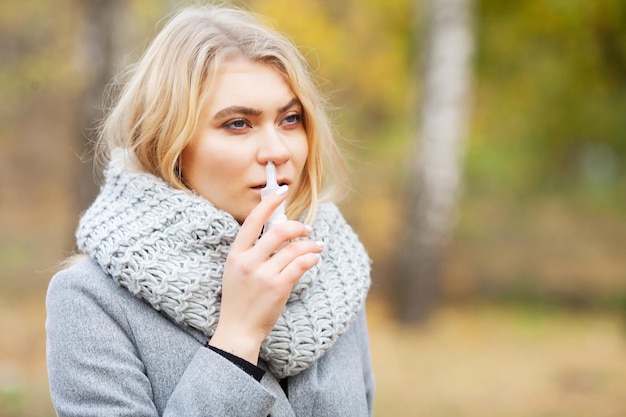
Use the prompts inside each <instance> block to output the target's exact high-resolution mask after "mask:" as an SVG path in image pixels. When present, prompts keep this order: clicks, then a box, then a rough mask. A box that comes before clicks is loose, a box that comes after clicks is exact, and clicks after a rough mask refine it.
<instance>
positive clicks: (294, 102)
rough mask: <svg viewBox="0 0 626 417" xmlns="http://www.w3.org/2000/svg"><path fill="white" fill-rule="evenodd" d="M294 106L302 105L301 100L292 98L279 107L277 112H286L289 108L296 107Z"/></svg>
mask: <svg viewBox="0 0 626 417" xmlns="http://www.w3.org/2000/svg"><path fill="white" fill-rule="evenodd" d="M294 106H300V107H302V103H300V100H298V99H297V98H292V99H291V101H290V102H289V103H287V104H285V105H284V106H282V107H281V108H279V109H278V111H277V113H279V114H280V113H284V112H286V111H287V110H289V109H290V108H292V107H294Z"/></svg>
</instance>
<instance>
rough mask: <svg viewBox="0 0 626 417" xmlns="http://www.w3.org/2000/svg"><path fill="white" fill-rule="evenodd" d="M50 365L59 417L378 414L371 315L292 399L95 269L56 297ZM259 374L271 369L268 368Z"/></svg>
mask: <svg viewBox="0 0 626 417" xmlns="http://www.w3.org/2000/svg"><path fill="white" fill-rule="evenodd" d="M46 307H47V320H46V331H47V361H48V373H49V381H50V390H51V395H52V402H53V404H54V407H55V409H56V411H57V413H58V415H59V416H68V417H69V416H80V417H89V416H94V417H95V416H133V417H143V416H146V417H147V416H178V417H194V416H220V417H222V416H263V417H265V416H268V415H271V416H272V417H282V416H311V417H313V416H319V417H322V416H337V417H350V416H354V417H360V416H370V415H371V414H372V395H373V388H374V382H373V376H372V370H371V362H370V353H369V347H368V336H367V325H366V320H365V314H364V313H363V312H362V313H360V315H359V317H358V319H357V320H356V321H355V322H354V323H352V324H351V325H350V327H349V328H348V330H347V331H346V332H345V333H344V334H343V335H342V336H341V337H340V338H339V339H338V340H337V342H336V343H335V345H334V346H333V347H332V348H331V349H330V350H328V351H327V352H326V353H325V354H324V355H323V356H322V357H321V358H320V359H318V360H317V361H316V363H315V364H314V365H313V366H312V367H311V368H309V369H307V370H306V371H304V372H302V373H300V374H298V375H296V376H293V377H289V378H288V392H287V394H285V392H284V391H283V389H282V388H281V386H280V385H279V381H278V380H277V379H276V378H275V377H274V376H273V375H272V374H271V373H270V372H269V371H266V373H265V375H264V376H263V379H262V380H261V382H260V383H259V382H257V381H256V380H255V379H254V378H252V377H251V376H249V375H248V374H246V373H244V372H243V371H242V370H241V369H239V368H238V367H237V366H236V365H234V364H233V363H232V362H230V361H229V360H227V359H225V358H224V357H222V356H221V355H219V354H217V353H215V352H213V351H212V350H210V349H208V348H207V347H205V346H206V343H207V341H208V339H207V337H206V336H204V335H203V334H201V333H200V332H197V331H195V330H193V329H191V328H188V327H183V326H181V325H178V324H176V323H174V322H173V321H172V320H171V319H169V318H168V317H166V316H165V315H163V314H161V313H159V312H158V311H156V310H155V309H153V308H152V307H151V306H150V305H148V304H147V303H145V302H144V301H142V300H140V299H138V298H136V297H134V296H133V295H132V294H131V293H130V292H129V291H127V290H126V289H124V288H122V287H120V286H118V285H117V284H116V283H115V282H114V281H113V280H112V279H111V278H110V277H108V276H107V275H106V274H105V273H104V272H103V271H102V269H101V268H100V267H99V266H98V265H97V264H96V263H95V262H93V261H92V260H84V261H81V262H79V263H78V264H76V265H74V266H72V267H70V268H68V269H65V270H63V271H61V272H59V273H57V274H56V275H55V276H54V278H53V279H52V281H51V282H50V285H49V288H48V294H47V298H46ZM259 366H260V367H263V368H265V366H264V364H263V362H262V361H260V362H259Z"/></svg>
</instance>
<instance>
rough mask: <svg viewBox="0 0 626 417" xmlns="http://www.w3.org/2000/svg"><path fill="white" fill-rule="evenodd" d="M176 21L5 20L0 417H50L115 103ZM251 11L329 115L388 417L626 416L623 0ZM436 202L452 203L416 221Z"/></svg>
mask: <svg viewBox="0 0 626 417" xmlns="http://www.w3.org/2000/svg"><path fill="white" fill-rule="evenodd" d="M187 3H190V2H187ZM182 4H186V2H180V1H166V0H128V1H121V0H108V1H107V0H55V1H49V0H3V1H2V3H1V4H0V335H1V336H0V416H52V415H54V411H53V409H52V406H51V403H50V397H49V393H48V386H47V379H46V368H45V331H44V322H45V307H44V298H45V291H46V287H47V283H48V281H49V279H50V277H51V276H52V275H53V274H54V272H55V270H56V269H57V268H58V266H57V265H58V263H59V262H60V261H61V260H62V259H63V258H64V257H65V256H67V255H68V254H69V253H71V251H72V250H73V245H74V238H73V232H74V229H75V227H76V224H77V220H78V216H79V214H80V212H81V211H82V210H83V209H84V208H85V207H86V205H87V204H88V203H89V201H90V199H91V198H93V192H94V190H96V189H97V188H96V187H94V185H93V180H92V179H91V178H92V175H91V174H92V170H93V169H92V167H91V165H90V162H89V157H90V154H89V146H88V143H89V142H88V139H89V138H90V137H92V136H93V135H92V133H93V132H92V130H91V128H92V127H93V121H94V120H96V119H97V118H98V117H101V114H102V113H101V111H102V107H103V105H104V103H105V101H104V100H103V88H104V85H106V83H108V82H109V81H110V80H111V78H112V77H113V74H115V73H116V72H117V71H119V70H121V69H122V68H124V65H125V64H128V63H132V62H134V61H135V60H136V59H137V57H138V56H139V55H140V53H141V51H142V50H143V48H144V47H145V46H146V44H147V42H148V41H149V40H150V39H151V37H152V36H153V35H154V34H155V32H156V31H157V30H158V28H159V27H161V25H162V23H163V19H164V17H165V16H166V15H167V13H169V12H170V11H171V10H173V9H174V8H175V7H177V6H179V5H182ZM237 4H239V5H243V6H245V7H247V8H250V9H252V10H254V11H256V12H259V13H261V14H263V15H265V16H266V17H267V18H268V22H269V23H270V24H272V25H275V26H276V27H277V28H279V29H280V30H282V31H284V32H285V33H287V34H288V35H289V36H290V37H291V38H292V39H293V40H294V41H295V42H296V43H297V44H298V45H301V46H302V51H303V53H304V54H305V56H306V57H307V59H308V60H309V61H310V62H311V65H312V67H313V68H314V69H315V70H316V75H317V76H318V77H319V79H320V80H321V85H322V88H323V90H324V91H325V93H326V94H328V96H329V99H330V101H331V103H332V104H333V106H334V107H335V112H334V116H335V120H336V128H337V131H338V137H340V139H339V140H340V142H341V145H342V147H343V148H345V149H346V153H347V156H348V159H349V163H350V167H351V170H352V172H353V184H352V188H353V192H352V193H351V194H350V195H349V196H348V197H347V198H346V199H345V200H344V201H343V202H342V203H341V207H342V209H343V211H344V213H345V214H346V217H347V218H348V219H349V221H350V223H351V224H352V225H353V227H354V229H355V230H356V231H357V233H358V234H359V235H360V237H361V238H362V240H363V242H364V243H365V245H366V247H367V248H368V251H369V253H370V256H371V258H372V260H373V277H372V278H373V287H372V291H371V296H370V298H369V301H368V303H369V304H368V308H369V310H368V311H369V320H370V336H371V339H372V354H373V361H374V368H375V372H376V376H377V396H376V403H375V415H377V416H428V417H431V416H434V417H439V416H442V417H443V416H455V417H464V416H468V417H469V416H481V417H485V416H487V417H489V416H503V415H504V416H513V417H516V416H520V417H522V416H524V417H531V416H532V417H540V416H541V417H560V416H563V417H578V416H580V417H583V416H585V417H588V416H596V417H604V416H624V415H626V338H625V336H626V334H625V330H626V327H625V322H624V318H625V314H626V256H625V248H626V224H625V221H626V112H625V110H626V2H624V1H622V0H603V1H596V0H567V1H564V0H526V1H510V2H503V1H499V0H474V1H467V0H439V1H437V0H343V1H334V0H300V1H299V0H291V1H287V0H250V1H247V2H238V3H237ZM437 4H438V6H437ZM437 7H439V8H437ZM446 25H447V26H446ZM446 28H447V29H446ZM448 29H450V30H451V31H450V30H448ZM446 30H448V32H446ZM446 33H447V35H446ZM450 34H452V35H451V36H450ZM446 36H448V37H446ZM446 59H447V61H446ZM455 59H456V60H455ZM446 63H447V65H446ZM450 63H452V64H450ZM438 65H439V66H438ZM450 68H455V69H457V71H449V69H450ZM459 80H460V81H459ZM454 86H457V87H458V88H456V90H455V89H454ZM442 92H449V93H450V94H451V95H452V96H451V97H452V98H453V100H449V101H448V102H447V105H448V107H446V106H443V107H437V105H436V103H437V102H438V101H437V97H438V96H437V95H438V93H442ZM455 94H456V95H455ZM429 98H430V100H429ZM448 98H449V97H448ZM444 99H445V97H444ZM444 102H445V100H444ZM429 103H430V104H429ZM433 103H435V105H433ZM439 103H441V101H439ZM433 114H434V115H435V116H433ZM437 115H439V116H441V117H443V119H442V120H443V121H444V128H443V129H435V130H434V132H435V134H434V135H433V134H432V130H428V129H426V128H425V126H429V124H428V120H430V119H428V118H429V117H430V118H432V117H435V118H436V117H437ZM442 115H443V116H442ZM446 115H447V116H446ZM446 117H448V118H447V119H446ZM445 126H447V127H449V126H455V129H451V131H450V132H449V133H450V134H449V135H448V136H447V138H448V139H447V140H448V142H446V146H445V147H441V146H440V147H439V150H437V149H435V150H433V149H434V148H437V146H434V148H433V146H431V147H427V146H425V145H424V144H427V143H428V141H431V143H435V144H437V143H441V142H437V135H436V133H437V132H442V131H446V128H445ZM448 130H450V129H448ZM430 152H434V153H433V154H432V155H436V157H437V158H442V159H441V161H439V159H437V160H436V162H437V164H435V168H432V167H431V168H428V163H427V162H428V161H432V158H429V157H428V156H429V155H431V153H430ZM437 152H440V153H439V154H437ZM437 155H438V156H437ZM442 155H443V156H442ZM445 155H448V156H447V157H445ZM439 162H440V163H439ZM446 164H448V165H446ZM437 167H439V168H442V167H443V168H446V170H445V172H444V174H445V175H434V176H433V175H430V176H429V169H430V170H433V169H434V170H435V171H436V170H437ZM429 178H430V179H429ZM433 178H434V179H433ZM429 181H431V182H429ZM432 181H434V182H432ZM438 185H441V186H438ZM429 187H430V188H429ZM424 189H430V190H439V191H441V190H443V196H444V197H443V200H441V201H444V203H445V204H443V205H441V204H440V205H437V204H430V206H429V207H431V209H432V208H433V207H434V212H433V213H435V214H433V213H431V215H432V216H431V215H429V214H428V213H426V214H424V213H422V214H421V216H422V217H423V218H426V219H427V220H428V219H430V220H428V221H426V222H425V223H424V222H422V223H420V222H419V221H415V218H416V217H417V216H416V214H419V213H421V210H422V209H423V207H424V204H422V205H420V204H419V203H415V201H416V199H415V198H413V196H416V195H417V201H422V200H424V201H428V199H429V198H431V199H432V195H430V194H428V193H426V192H423V190H424ZM420 190H422V191H420ZM429 195H430V197H429ZM420 196H421V197H420ZM420 198H421V199H422V200H420ZM438 201H440V200H438ZM437 213H438V214H439V215H440V216H439V217H441V218H442V219H443V220H442V224H443V226H442V227H440V228H439V229H436V228H434V229H433V228H430V229H429V228H428V226H429V225H430V224H431V223H434V222H435V220H432V219H434V218H435V217H437V216H436V214H437ZM433 216H434V217H433ZM420 228H421V229H420ZM420 230H421V231H422V232H420ZM405 231H409V232H410V233H408V234H407V233H405ZM428 233H432V234H433V238H432V239H430V240H429V242H431V243H432V244H431V245H430V247H429V249H428V250H426V249H424V250H418V248H417V246H414V245H413V243H412V242H414V239H413V240H411V235H413V237H415V234H417V235H419V236H422V235H428ZM433 242H434V243H433ZM428 251H430V252H429V253H431V254H434V255H433V256H432V257H431V258H432V259H430V261H432V262H433V267H432V268H430V269H429V270H427V271H424V270H422V271H420V272H417V273H416V272H411V271H413V269H412V268H413V267H412V266H411V265H410V259H411V257H413V258H414V259H421V260H422V264H425V263H426V262H427V260H424V259H422V258H420V256H421V255H420V254H422V253H426V252H428ZM411 254H413V256H412V255H411ZM407 259H408V260H409V261H407ZM407 262H408V263H407ZM418 275H419V276H418ZM416 282H421V284H415V283H416ZM404 289H407V290H406V291H405V290H404Z"/></svg>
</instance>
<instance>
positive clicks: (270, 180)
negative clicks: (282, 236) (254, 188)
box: [261, 161, 287, 232]
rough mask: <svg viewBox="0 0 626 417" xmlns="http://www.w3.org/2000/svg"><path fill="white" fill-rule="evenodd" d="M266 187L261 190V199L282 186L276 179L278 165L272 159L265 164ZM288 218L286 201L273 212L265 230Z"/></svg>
mask: <svg viewBox="0 0 626 417" xmlns="http://www.w3.org/2000/svg"><path fill="white" fill-rule="evenodd" d="M265 177H266V180H265V187H263V189H262V190H261V199H262V200H265V198H267V197H268V196H270V195H272V194H276V192H277V191H278V189H279V188H280V186H279V185H278V182H277V181H276V167H275V166H274V163H273V162H272V161H269V162H268V163H267V165H266V166H265ZM286 220H287V216H285V202H284V201H283V202H282V203H280V205H279V206H278V207H276V210H274V212H273V213H272V215H271V216H270V218H269V219H268V220H267V223H265V225H264V226H263V232H267V231H268V230H270V229H271V228H272V227H274V226H276V225H277V224H279V223H282V222H284V221H286Z"/></svg>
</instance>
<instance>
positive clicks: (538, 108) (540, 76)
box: [468, 0, 626, 204]
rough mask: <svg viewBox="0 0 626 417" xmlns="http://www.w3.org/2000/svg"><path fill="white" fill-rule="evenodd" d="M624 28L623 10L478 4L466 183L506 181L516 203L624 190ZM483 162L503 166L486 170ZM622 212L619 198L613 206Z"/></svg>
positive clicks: (542, 3) (573, 0)
mask: <svg viewBox="0 0 626 417" xmlns="http://www.w3.org/2000/svg"><path fill="white" fill-rule="evenodd" d="M624 27H626V3H624V2H622V1H619V0H609V1H602V2H594V1H588V0H568V1H559V0H550V1H549V0H530V1H524V2H501V1H497V0H481V1H480V2H479V8H478V25H477V29H478V35H479V45H480V48H479V53H478V56H477V83H476V84H477V91H476V97H477V106H476V109H475V110H476V119H475V120H476V124H475V126H474V138H473V141H472V149H471V150H470V154H469V161H468V173H469V180H470V183H472V180H479V181H480V180H485V179H486V181H489V179H488V178H487V177H491V176H494V175H495V176H497V177H500V178H502V177H503V174H504V177H509V176H510V177H514V178H515V179H513V178H511V181H507V182H506V186H507V187H509V188H511V189H513V190H515V191H518V192H521V193H536V192H546V191H547V192H554V191H555V190H556V189H558V190H564V191H568V192H571V191H573V190H576V192H577V193H579V192H583V193H585V192H590V193H591V194H589V197H590V198H593V195H594V194H595V193H596V191H597V189H601V188H607V187H612V188H613V189H616V188H618V187H619V186H620V182H621V181H623V179H624V178H625V176H626V170H625V164H626V141H625V140H624V138H625V137H626V118H624V117H623V109H624V108H626V32H625V31H624V30H623V28H624ZM487 154H490V155H489V157H490V158H501V159H503V160H504V161H501V162H493V161H492V162H488V161H486V160H485V156H486V155H487ZM486 171H489V172H486ZM478 188H480V186H479V187H478ZM622 194H623V193H622ZM623 202H624V200H623V197H619V196H618V195H615V201H614V202H613V203H614V204H622V203H623Z"/></svg>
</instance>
